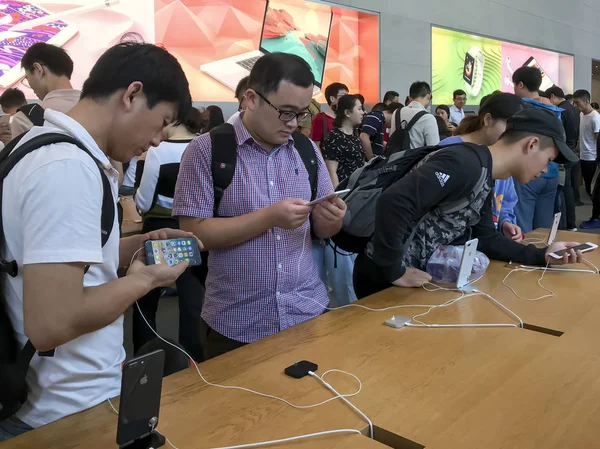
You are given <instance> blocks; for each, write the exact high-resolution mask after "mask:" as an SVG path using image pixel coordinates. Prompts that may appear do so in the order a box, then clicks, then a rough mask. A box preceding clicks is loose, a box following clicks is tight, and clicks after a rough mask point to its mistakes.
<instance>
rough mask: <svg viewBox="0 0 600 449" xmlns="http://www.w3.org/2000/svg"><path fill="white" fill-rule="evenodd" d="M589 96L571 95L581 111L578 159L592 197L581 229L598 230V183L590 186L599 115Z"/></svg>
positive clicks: (594, 161) (596, 165)
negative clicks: (591, 205) (589, 214)
mask: <svg viewBox="0 0 600 449" xmlns="http://www.w3.org/2000/svg"><path fill="white" fill-rule="evenodd" d="M590 101H591V95H590V93H589V92H588V91H587V90H583V89H581V90H578V91H577V92H575V93H574V94H573V105H574V106H575V107H576V108H578V109H579V110H580V111H581V120H580V122H579V157H580V158H581V174H582V176H583V182H584V184H585V190H586V192H587V193H588V195H590V196H591V197H592V203H593V208H592V217H591V218H590V219H589V220H588V221H585V222H583V223H582V225H581V227H582V228H583V229H597V228H600V192H599V190H600V189H599V187H600V185H599V184H598V181H596V185H595V186H592V182H593V179H594V175H595V174H596V169H597V167H598V162H597V158H598V136H599V135H600V114H599V113H598V111H596V110H595V109H594V108H593V107H592V105H591V104H590Z"/></svg>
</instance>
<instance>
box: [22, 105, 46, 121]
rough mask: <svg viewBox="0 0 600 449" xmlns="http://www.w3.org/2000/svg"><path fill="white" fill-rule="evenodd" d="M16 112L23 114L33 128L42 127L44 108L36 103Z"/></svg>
mask: <svg viewBox="0 0 600 449" xmlns="http://www.w3.org/2000/svg"><path fill="white" fill-rule="evenodd" d="M18 111H21V112H22V113H23V114H25V115H26V116H27V118H28V119H29V121H30V122H31V123H33V125H34V126H43V125H44V108H43V107H42V106H40V105H39V104H38V103H30V104H26V105H24V106H21V107H20V108H19V109H18Z"/></svg>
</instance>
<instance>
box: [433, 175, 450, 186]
mask: <svg viewBox="0 0 600 449" xmlns="http://www.w3.org/2000/svg"><path fill="white" fill-rule="evenodd" d="M435 176H437V179H438V181H439V182H440V185H441V186H442V187H444V186H445V185H446V183H447V182H448V180H449V179H450V176H449V175H447V174H446V173H441V172H439V171H436V172H435Z"/></svg>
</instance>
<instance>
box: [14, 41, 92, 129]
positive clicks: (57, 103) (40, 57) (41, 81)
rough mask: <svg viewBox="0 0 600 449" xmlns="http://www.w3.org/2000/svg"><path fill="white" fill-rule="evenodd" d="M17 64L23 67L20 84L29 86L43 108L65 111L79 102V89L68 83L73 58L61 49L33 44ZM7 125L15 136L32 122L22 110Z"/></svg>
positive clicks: (29, 126)
mask: <svg viewBox="0 0 600 449" xmlns="http://www.w3.org/2000/svg"><path fill="white" fill-rule="evenodd" d="M21 66H22V67H23V69H24V70H25V79H24V80H23V84H25V85H28V86H29V87H31V89H32V90H33V92H34V93H35V95H36V96H37V97H38V98H39V99H40V100H41V104H40V105H41V106H42V107H43V108H44V109H53V110H55V111H59V112H69V110H70V109H71V108H72V107H73V106H75V104H76V103H77V102H78V101H79V96H80V95H81V92H80V91H79V90H76V89H73V86H71V75H72V74H73V60H72V59H71V58H70V57H69V55H68V54H67V52H66V51H64V50H63V49H62V48H60V47H57V46H55V45H51V44H46V43H44V42H38V43H37V44H33V45H32V46H31V47H29V49H27V51H26V52H25V54H24V55H23V58H22V59H21ZM10 126H11V131H12V135H13V137H16V136H19V135H21V134H23V133H24V132H26V131H29V130H30V129H31V128H32V127H33V123H32V122H31V120H29V118H27V115H25V114H24V113H23V112H17V113H16V114H15V115H14V116H13V118H12V120H11V123H10Z"/></svg>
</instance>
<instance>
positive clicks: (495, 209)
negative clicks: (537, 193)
mask: <svg viewBox="0 0 600 449" xmlns="http://www.w3.org/2000/svg"><path fill="white" fill-rule="evenodd" d="M461 142H463V139H462V137H460V136H452V137H447V138H446V139H444V140H442V141H441V142H440V145H451V144H455V143H461ZM518 201H519V197H518V196H517V192H516V191H515V183H514V182H513V179H512V177H511V178H508V179H498V180H496V181H495V184H494V200H493V201H492V213H493V214H494V223H496V226H497V227H498V228H499V229H502V225H503V224H504V223H505V222H509V223H512V224H517V217H516V216H515V212H514V211H515V206H516V205H517V202H518Z"/></svg>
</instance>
